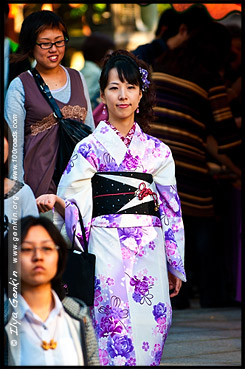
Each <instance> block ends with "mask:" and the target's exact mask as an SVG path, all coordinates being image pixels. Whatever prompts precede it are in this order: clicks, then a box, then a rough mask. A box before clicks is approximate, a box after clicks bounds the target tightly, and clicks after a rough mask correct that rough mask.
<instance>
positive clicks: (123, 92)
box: [119, 87, 127, 100]
mask: <svg viewBox="0 0 245 369" xmlns="http://www.w3.org/2000/svg"><path fill="white" fill-rule="evenodd" d="M126 98H127V91H126V89H125V88H123V87H122V88H120V90H119V99H123V100H124V99H126Z"/></svg>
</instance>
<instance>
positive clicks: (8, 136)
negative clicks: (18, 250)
mask: <svg viewBox="0 0 245 369" xmlns="http://www.w3.org/2000/svg"><path fill="white" fill-rule="evenodd" d="M12 149H13V136H12V133H11V130H10V128H9V126H8V124H7V122H6V121H5V120H4V168H3V171H4V224H5V230H6V232H7V230H8V222H10V223H13V222H16V221H17V220H18V219H20V218H22V217H24V216H27V215H34V216H38V215H39V213H38V209H37V204H36V200H35V197H34V194H33V192H32V190H31V188H30V187H29V186H28V185H27V184H25V183H22V182H19V181H16V180H13V179H10V178H9V162H11V160H12Z"/></svg>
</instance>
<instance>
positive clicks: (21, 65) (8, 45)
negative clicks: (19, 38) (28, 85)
mask: <svg viewBox="0 0 245 369" xmlns="http://www.w3.org/2000/svg"><path fill="white" fill-rule="evenodd" d="M8 15H9V5H8V4H7V3H4V98H5V96H6V92H7V89H8V86H9V84H10V82H11V81H12V80H13V79H14V78H15V77H17V76H18V75H19V74H20V73H22V72H24V71H26V70H28V69H30V68H31V62H30V60H29V57H28V56H27V57H26V58H25V59H23V60H20V61H18V62H15V63H13V61H12V60H11V56H12V54H15V53H18V52H19V44H18V43H17V42H15V41H13V40H12V39H11V38H10V37H8V36H7V35H6V27H7V24H8Z"/></svg>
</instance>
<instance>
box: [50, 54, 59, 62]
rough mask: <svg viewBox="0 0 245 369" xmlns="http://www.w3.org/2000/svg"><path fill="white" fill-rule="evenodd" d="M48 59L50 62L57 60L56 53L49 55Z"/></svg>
mask: <svg viewBox="0 0 245 369" xmlns="http://www.w3.org/2000/svg"><path fill="white" fill-rule="evenodd" d="M49 60H50V61H52V62H55V61H57V60H58V55H52V56H49Z"/></svg>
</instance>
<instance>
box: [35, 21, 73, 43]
mask: <svg viewBox="0 0 245 369" xmlns="http://www.w3.org/2000/svg"><path fill="white" fill-rule="evenodd" d="M50 28H51V29H55V28H56V29H59V30H60V31H61V32H63V34H64V36H65V37H66V38H68V39H69V37H68V33H67V30H66V28H65V27H64V25H63V24H62V23H60V22H55V21H53V22H51V23H50V24H43V25H41V26H40V27H39V28H38V29H37V30H36V34H37V35H38V34H39V33H40V32H43V31H45V30H46V29H50Z"/></svg>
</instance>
